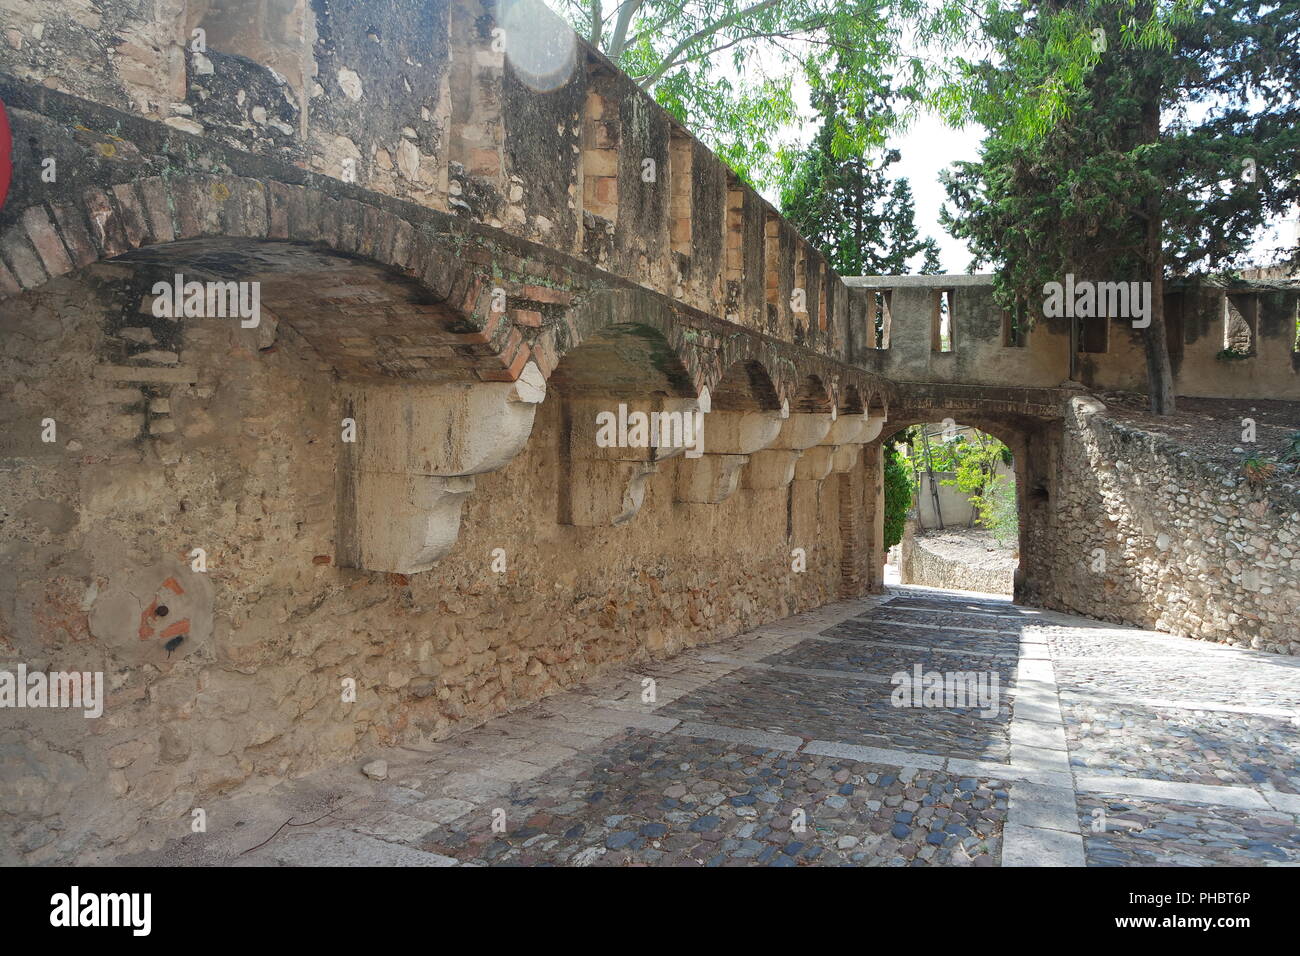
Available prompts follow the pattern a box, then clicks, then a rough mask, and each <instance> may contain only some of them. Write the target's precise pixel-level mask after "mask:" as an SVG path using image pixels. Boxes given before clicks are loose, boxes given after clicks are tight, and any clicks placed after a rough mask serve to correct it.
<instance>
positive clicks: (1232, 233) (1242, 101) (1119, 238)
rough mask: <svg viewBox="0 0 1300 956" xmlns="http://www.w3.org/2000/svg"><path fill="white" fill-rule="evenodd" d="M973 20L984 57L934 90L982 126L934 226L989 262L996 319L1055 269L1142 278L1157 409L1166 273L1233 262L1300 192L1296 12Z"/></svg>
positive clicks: (1222, 2) (1010, 12)
mask: <svg viewBox="0 0 1300 956" xmlns="http://www.w3.org/2000/svg"><path fill="white" fill-rule="evenodd" d="M981 23H982V27H983V33H984V36H985V38H986V39H987V41H988V43H989V45H990V47H991V50H992V52H991V54H990V55H989V57H988V58H987V59H985V60H982V61H979V62H965V61H958V62H957V64H956V67H955V69H954V72H953V73H952V74H951V75H950V76H949V78H948V84H949V85H948V86H947V87H946V92H945V93H944V94H943V95H940V96H936V97H932V102H945V103H946V105H947V111H948V115H949V117H950V119H954V120H961V119H976V120H978V121H979V122H981V123H983V124H984V126H985V127H986V128H987V129H988V130H989V135H988V137H987V138H986V140H985V142H984V145H983V148H982V152H981V158H980V160H979V161H978V162H975V163H960V164H957V171H956V172H955V174H954V175H953V176H951V177H950V179H949V180H948V183H947V189H948V194H949V198H950V199H951V201H952V203H953V206H954V209H955V212H948V211H947V210H945V216H944V224H945V226H947V227H948V229H949V231H950V232H952V233H953V234H954V235H955V236H958V237H959V238H965V239H967V240H969V241H970V244H971V247H972V249H973V251H974V252H975V258H976V264H983V263H991V264H994V265H995V266H996V267H997V276H998V278H997V288H998V295H999V298H1000V299H1001V300H1002V303H1003V305H1004V306H1006V307H1007V308H1015V307H1016V304H1017V302H1025V303H1036V302H1041V301H1042V296H1043V285H1044V284H1045V283H1046V282H1049V281H1057V282H1059V281H1061V280H1062V279H1063V278H1064V276H1065V275H1066V274H1067V273H1074V274H1075V275H1076V276H1077V277H1078V278H1081V279H1083V278H1092V279H1100V280H1111V281H1117V280H1145V281H1149V282H1150V283H1151V315H1150V319H1151V321H1150V325H1149V326H1148V327H1147V328H1145V329H1144V330H1143V335H1144V338H1145V345H1146V354H1147V378H1148V387H1149V391H1150V395H1151V405H1152V409H1153V411H1156V412H1157V413H1160V414H1165V413H1168V412H1170V411H1172V410H1173V407H1174V401H1173V390H1172V372H1171V370H1170V363H1169V355H1168V344H1167V341H1166V339H1167V335H1166V330H1165V322H1164V310H1163V304H1164V296H1163V288H1164V280H1165V277H1166V275H1167V274H1178V275H1184V274H1191V273H1194V272H1196V271H1209V270H1213V269H1216V268H1221V267H1223V266H1225V265H1227V264H1230V263H1231V262H1233V261H1234V260H1235V259H1237V258H1238V257H1240V256H1241V255H1242V254H1243V253H1244V252H1245V251H1246V250H1247V249H1249V248H1250V246H1251V245H1252V243H1253V241H1254V239H1255V236H1256V233H1257V231H1258V230H1259V229H1260V228H1261V227H1262V226H1264V225H1266V224H1268V223H1269V222H1270V221H1272V220H1275V219H1277V218H1280V217H1281V216H1282V215H1283V214H1284V211H1285V210H1286V209H1287V208H1288V207H1289V206H1290V205H1291V204H1292V203H1294V202H1296V201H1297V199H1300V179H1297V173H1300V69H1298V68H1297V60H1296V52H1295V51H1296V48H1297V46H1298V45H1300V7H1298V6H1297V5H1296V4H1277V5H1274V6H1268V5H1265V4H1261V3H1259V2H1257V0H1204V2H1198V3H1197V4H1196V5H1195V6H1192V5H1191V4H1190V3H1188V2H1186V0H1147V2H1143V0H1053V2H1051V3H1043V2H1039V0H1011V2H1007V0H988V2H987V3H985V5H984V8H983V15H982V18H981ZM945 96H946V97H947V98H946V100H945V99H944V97H945ZM1296 252H1300V250H1296ZM1293 254H1295V253H1293Z"/></svg>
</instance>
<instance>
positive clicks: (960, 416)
mask: <svg viewBox="0 0 1300 956" xmlns="http://www.w3.org/2000/svg"><path fill="white" fill-rule="evenodd" d="M946 419H951V420H952V421H954V422H955V423H957V424H959V425H966V426H969V427H971V428H977V429H979V430H980V431H982V432H985V433H987V434H989V435H992V436H993V437H994V438H997V439H998V440H999V441H1001V442H1002V443H1003V444H1004V445H1006V446H1007V448H1008V449H1010V451H1011V455H1012V462H1013V471H1014V474H1015V481H1016V509H1017V512H1018V514H1019V519H1020V520H1019V525H1020V527H1019V554H1020V563H1019V566H1018V567H1017V569H1016V572H1015V589H1014V590H1015V600H1016V601H1017V602H1018V603H1023V602H1024V601H1026V600H1028V599H1029V598H1030V597H1031V596H1032V595H1033V594H1035V593H1037V592H1038V590H1039V585H1038V583H1037V581H1036V580H1035V575H1036V574H1038V573H1040V570H1041V569H1040V568H1039V566H1038V565H1039V564H1040V562H1038V561H1036V559H1035V558H1034V553H1035V548H1036V547H1037V545H1038V537H1039V536H1040V531H1039V529H1040V527H1042V526H1044V523H1045V522H1046V520H1047V518H1046V514H1047V505H1048V501H1049V499H1050V497H1051V496H1052V494H1053V488H1052V484H1053V469H1054V456H1055V448H1056V445H1057V442H1058V441H1059V436H1058V435H1057V430H1058V429H1059V423H1054V422H1051V421H1047V420H1045V419H1044V418H1042V417H1040V416H1036V415H1033V414H1028V413H1025V412H1018V411H1013V410H1003V409H1001V408H997V407H993V408H980V407H979V405H978V404H977V403H965V402H961V403H956V402H953V403H944V402H941V401H939V402H934V403H930V402H925V403H923V405H914V406H906V405H905V406H902V407H897V408H895V410H894V413H893V416H892V417H891V418H890V419H889V421H888V422H887V423H886V425H885V427H884V429H883V430H882V432H881V434H880V437H879V438H877V439H876V441H875V443H873V449H874V450H875V454H876V457H877V458H879V457H880V455H881V450H880V449H881V447H882V446H883V443H884V442H885V441H886V440H887V439H889V438H892V437H893V436H894V435H896V434H898V432H900V431H902V430H903V429H905V428H908V427H911V426H913V425H918V424H927V423H932V422H934V423H939V422H943V421H944V420H946ZM878 480H879V476H878ZM880 500H881V506H882V509H883V496H882V497H881V498H880ZM876 548H877V553H879V554H881V555H883V510H882V521H880V522H877V540H876Z"/></svg>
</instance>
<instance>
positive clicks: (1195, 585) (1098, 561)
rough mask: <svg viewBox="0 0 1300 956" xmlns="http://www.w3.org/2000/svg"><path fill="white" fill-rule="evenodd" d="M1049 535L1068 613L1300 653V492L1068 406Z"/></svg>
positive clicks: (1085, 404)
mask: <svg viewBox="0 0 1300 956" xmlns="http://www.w3.org/2000/svg"><path fill="white" fill-rule="evenodd" d="M1057 468H1058V474H1057V480H1056V482H1055V496H1054V501H1053V503H1052V506H1051V518H1050V525H1049V528H1048V539H1047V540H1048V543H1049V547H1048V553H1050V561H1051V569H1050V574H1049V575H1048V576H1047V578H1045V580H1049V581H1050V582H1051V585H1050V586H1049V587H1047V588H1044V589H1042V590H1040V591H1039V592H1038V593H1037V594H1035V595H1033V597H1035V598H1037V599H1038V600H1040V601H1041V602H1042V603H1044V604H1046V605H1048V606H1050V607H1055V608H1059V609H1061V610H1066V611H1076V612H1079V613H1082V614H1087V615H1089V616H1092V617H1097V618H1101V619H1103V620H1107V621H1115V622H1120V623H1126V624H1134V625H1137V626H1140V627H1149V628H1156V629H1159V630H1164V631H1171V632H1174V633H1179V634H1188V635H1191V636H1194V637H1200V638H1204V639H1206V640H1212V641H1218V642H1222V643H1230V644H1236V645H1241V646H1246V647H1253V648H1259V649H1263V650H1269V651H1275V652H1278V653H1283V654H1300V495H1298V494H1297V493H1296V492H1295V491H1294V490H1291V491H1288V490H1287V489H1285V488H1280V487H1277V486H1273V487H1271V488H1270V489H1269V490H1268V491H1267V492H1265V491H1262V490H1260V489H1258V488H1255V487H1252V486H1251V484H1250V483H1249V482H1247V481H1246V480H1245V478H1243V477H1242V475H1241V474H1240V473H1230V472H1228V471H1227V470H1226V469H1223V468H1221V467H1218V466H1215V465H1212V464H1206V463H1203V462H1199V461H1197V460H1196V459H1195V458H1193V457H1192V456H1191V455H1189V454H1184V453H1182V449H1181V448H1180V446H1178V445H1177V444H1175V443H1173V442H1171V441H1170V440H1169V439H1166V438H1163V437H1160V436H1155V435H1151V434H1148V433H1146V432H1142V431H1138V430H1136V429H1134V428H1132V427H1129V426H1126V425H1122V424H1120V423H1118V422H1116V421H1114V420H1113V419H1111V418H1110V417H1108V416H1107V414H1106V412H1105V409H1104V406H1102V405H1101V403H1099V402H1097V401H1096V400H1095V399H1091V398H1085V397H1078V398H1074V399H1072V400H1071V401H1070V402H1069V403H1068V407H1067V416H1066V420H1065V430H1064V438H1063V441H1062V449H1061V453H1060V455H1059V459H1058V463H1057Z"/></svg>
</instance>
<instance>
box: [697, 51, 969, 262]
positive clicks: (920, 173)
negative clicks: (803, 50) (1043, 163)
mask: <svg viewBox="0 0 1300 956" xmlns="http://www.w3.org/2000/svg"><path fill="white" fill-rule="evenodd" d="M921 52H922V54H926V53H927V51H925V50H922V51H921ZM766 59H768V58H767V57H763V56H761V55H760V56H758V57H756V60H757V61H758V62H757V64H756V67H757V69H759V70H762V69H768V70H770V71H772V72H780V70H781V69H782V68H781V66H780V65H779V63H778V62H777V61H776V58H775V56H773V57H772V58H771V62H770V63H765V62H763V61H764V60H766ZM726 61H727V58H726V57H719V58H718V63H719V66H720V67H721V68H723V69H725V70H727V71H730V69H731V67H730V64H729V63H728V62H726ZM790 93H791V96H792V97H793V99H794V101H795V103H796V105H797V106H798V108H799V112H800V115H801V117H802V119H803V122H800V123H797V124H794V125H790V126H785V127H783V128H782V129H780V130H779V131H778V134H777V138H778V139H779V140H780V141H782V142H785V143H798V144H799V145H800V146H806V145H808V143H810V142H811V141H812V138H813V136H814V135H815V134H816V132H817V124H816V121H815V113H814V111H813V109H812V107H811V105H810V101H809V89H808V84H807V82H806V81H805V80H804V78H803V77H802V76H801V75H799V74H796V75H795V78H794V82H793V84H792V86H791V89H790ZM983 135H984V130H983V129H982V128H981V127H979V126H977V125H973V126H970V127H967V128H965V129H951V128H949V127H947V126H945V125H944V123H943V122H942V121H941V120H940V119H939V118H938V117H936V116H931V115H928V114H922V115H921V116H920V117H918V118H917V119H916V120H915V121H914V122H913V123H912V125H911V126H910V127H909V128H908V130H907V131H906V132H905V133H903V134H901V135H899V136H896V137H895V138H893V139H891V141H890V143H889V146H890V147H891V148H893V149H897V150H898V151H899V154H900V158H899V161H898V162H897V163H895V164H894V165H893V166H891V167H890V174H891V176H893V177H894V178H899V179H907V180H909V181H910V183H911V186H912V198H913V199H914V201H915V203H916V216H915V221H916V228H917V232H918V233H919V234H920V235H921V236H922V237H924V236H929V237H931V238H932V239H934V240H935V242H937V243H938V244H939V264H940V268H941V271H943V272H947V273H965V272H968V271H970V261H971V254H970V249H969V248H968V246H967V244H966V242H965V241H964V240H960V239H954V238H953V237H952V236H950V235H948V233H947V232H945V231H944V228H943V226H941V225H940V224H939V209H940V207H941V206H942V205H943V203H944V200H945V199H946V198H947V193H946V192H945V191H944V188H943V185H942V183H940V182H939V173H940V172H941V171H942V170H944V169H946V168H947V167H948V165H949V164H950V163H953V162H956V161H958V160H975V159H978V158H979V144H980V141H981V140H982V139H983ZM778 193H779V187H778V188H769V189H766V190H763V198H765V199H767V200H768V201H769V202H771V203H772V204H773V205H775V206H777V207H778V208H779V207H780V204H781V203H780V196H779V194H778ZM913 265H914V266H915V267H916V268H917V269H919V268H920V259H919V257H918V260H917V262H916V263H914V264H913Z"/></svg>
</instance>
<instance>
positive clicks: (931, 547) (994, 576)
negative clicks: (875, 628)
mask: <svg viewBox="0 0 1300 956" xmlns="http://www.w3.org/2000/svg"><path fill="white" fill-rule="evenodd" d="M981 537H982V536H981V535H978V534H973V533H966V534H960V535H958V534H947V535H945V534H942V533H940V534H939V535H938V536H937V537H932V536H929V535H921V536H919V537H918V536H917V534H916V530H915V525H914V522H913V521H908V523H907V528H906V530H905V531H904V532H903V540H902V541H901V542H900V546H899V564H898V568H899V580H900V581H901V582H902V583H903V584H918V585H922V586H924V587H931V588H945V589H950V590H958V591H983V592H985V593H988V594H1007V595H1009V594H1011V590H1012V585H1013V583H1014V578H1015V571H1016V560H1015V558H1013V557H1011V553H1010V552H995V553H994V555H993V556H990V553H989V552H988V551H987V550H986V549H985V547H984V545H983V543H982V541H981V540H980V539H981ZM1003 555H1005V558H1003ZM999 559H1000V560H999Z"/></svg>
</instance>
